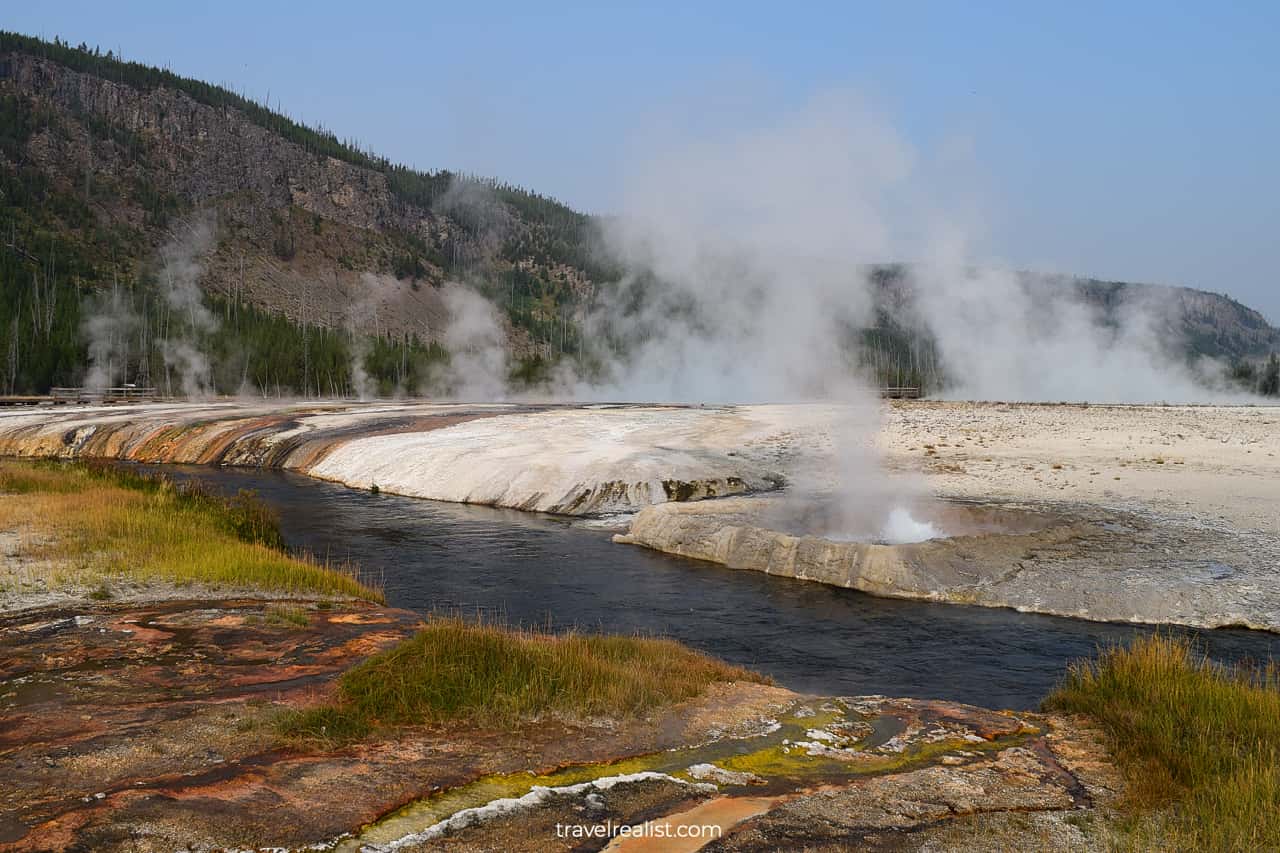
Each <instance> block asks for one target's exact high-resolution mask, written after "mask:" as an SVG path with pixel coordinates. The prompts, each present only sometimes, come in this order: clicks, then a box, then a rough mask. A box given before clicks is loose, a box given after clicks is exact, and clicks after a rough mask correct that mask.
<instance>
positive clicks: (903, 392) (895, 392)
mask: <svg viewBox="0 0 1280 853" xmlns="http://www.w3.org/2000/svg"><path fill="white" fill-rule="evenodd" d="M880 396H881V397H884V398H885V399H886V400H919V399H920V398H921V397H922V396H923V395H922V394H921V393H920V389H919V388H908V387H889V388H881V389H880Z"/></svg>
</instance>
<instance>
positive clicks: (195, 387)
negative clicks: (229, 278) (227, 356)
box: [160, 216, 218, 397]
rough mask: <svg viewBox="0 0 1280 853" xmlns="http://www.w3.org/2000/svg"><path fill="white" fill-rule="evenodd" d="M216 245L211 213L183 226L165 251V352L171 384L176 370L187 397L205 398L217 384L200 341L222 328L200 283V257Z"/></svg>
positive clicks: (162, 285)
mask: <svg viewBox="0 0 1280 853" xmlns="http://www.w3.org/2000/svg"><path fill="white" fill-rule="evenodd" d="M213 245H214V223H213V221H212V219H211V218H209V217H207V216H206V217H201V218H197V219H194V220H192V221H191V222H189V223H186V224H184V225H182V226H180V227H179V228H178V230H177V231H175V233H174V234H173V236H172V237H171V238H170V240H169V242H168V243H166V244H165V245H164V247H163V248H162V249H161V250H160V258H161V261H162V266H161V269H160V288H161V292H162V293H163V294H164V300H165V305H166V307H167V308H168V313H167V314H166V316H165V323H164V329H165V336H164V337H163V338H162V339H161V340H160V352H161V354H162V355H163V357H164V364H165V374H166V379H167V382H168V384H170V385H171V384H172V374H174V373H176V375H177V378H178V382H179V385H180V387H181V388H182V393H183V395H184V396H187V397H205V396H208V395H209V394H210V393H211V391H212V389H213V380H212V376H211V371H210V365H209V359H208V357H207V356H206V354H205V353H204V352H203V351H202V350H201V349H200V344H199V338H200V336H202V335H204V334H207V333H210V332H213V331H216V330H217V328H218V319H217V318H216V317H215V316H213V314H212V312H210V311H209V309H208V308H207V307H206V306H205V304H204V300H203V294H202V292H201V290H200V284H199V280H200V275H201V273H202V272H203V271H204V267H203V266H202V264H201V259H202V258H203V256H204V255H206V254H207V253H208V252H209V250H210V249H212V248H213ZM175 321H176V322H175Z"/></svg>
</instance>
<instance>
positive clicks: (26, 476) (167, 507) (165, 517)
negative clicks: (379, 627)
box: [0, 460, 382, 601]
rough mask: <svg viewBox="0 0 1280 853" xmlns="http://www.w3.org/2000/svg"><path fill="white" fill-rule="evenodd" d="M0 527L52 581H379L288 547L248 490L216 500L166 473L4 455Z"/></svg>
mask: <svg viewBox="0 0 1280 853" xmlns="http://www.w3.org/2000/svg"><path fill="white" fill-rule="evenodd" d="M0 530H11V531H12V530H17V531H21V532H22V534H23V538H24V540H26V542H27V543H28V544H27V545H26V547H25V548H24V549H23V556H24V557H28V558H30V559H33V560H37V561H41V562H43V563H46V564H48V565H49V566H51V567H52V568H51V569H50V572H51V576H50V577H49V578H48V581H49V583H50V585H51V586H52V587H55V588H56V587H69V586H95V585H97V586H99V588H100V589H102V590H104V597H105V596H106V595H109V588H108V587H106V586H105V585H104V581H107V580H111V579H128V580H132V581H139V582H154V581H160V582H167V583H175V584H180V585H181V584H201V585H203V586H207V587H212V588H231V589H255V590H266V591H272V592H283V593H299V594H304V593H305V594H313V593H318V594H322V595H330V596H342V597H353V598H363V599H369V600H374V601H381V600H382V594H381V592H380V591H378V590H377V589H374V588H373V587H371V586H369V585H368V584H366V583H364V582H362V581H361V580H360V579H359V578H358V577H357V576H356V573H355V572H354V571H353V570H351V569H349V568H345V567H334V566H328V565H322V564H320V563H319V562H317V561H316V560H314V559H311V558H309V557H303V556H293V555H290V554H288V553H286V552H285V551H284V550H283V549H282V546H281V544H280V540H279V532H278V529H277V528H276V527H275V524H274V519H273V518H272V517H271V516H270V514H269V511H267V510H266V509H265V508H264V507H263V506H262V505H261V504H260V503H258V502H257V501H256V500H254V499H253V496H252V495H246V494H241V495H240V496H237V497H236V498H231V499H222V498H218V497H215V496H213V495H211V494H209V493H207V492H204V491H202V490H199V489H186V490H184V489H180V488H178V487H177V486H175V485H174V484H173V483H172V482H169V481H168V480H164V479H162V478H146V477H139V476H138V475H136V474H130V473H127V472H117V471H114V470H113V469H105V468H94V467H91V466H84V465H59V464H50V463H39V462H19V461H14V460H0Z"/></svg>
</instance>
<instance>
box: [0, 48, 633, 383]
mask: <svg viewBox="0 0 1280 853" xmlns="http://www.w3.org/2000/svg"><path fill="white" fill-rule="evenodd" d="M192 222H195V223H198V224H201V225H205V224H207V225H208V226H209V227H208V228H207V229H204V230H208V231H211V232H212V235H213V236H212V240H213V245H212V246H211V247H209V248H208V249H207V251H202V253H201V257H200V262H201V263H200V266H201V273H200V276H199V286H200V288H201V289H202V290H203V292H204V293H205V294H206V295H207V302H208V305H207V307H209V308H211V309H213V311H214V313H216V314H217V315H219V319H220V322H219V324H218V328H217V334H216V335H215V336H214V337H215V338H216V339H215V340H207V341H204V343H207V344H208V345H209V346H211V347H213V348H214V350H215V354H217V355H221V356H225V357H223V358H218V359H217V360H216V361H217V367H218V368H219V369H220V370H221V372H222V373H223V374H224V375H221V376H215V379H216V380H217V385H218V387H219V390H235V389H236V387H238V385H239V384H241V383H242V381H247V382H248V383H249V384H252V385H255V386H257V387H261V388H270V389H274V388H276V387H279V388H281V389H282V390H297V391H302V390H304V389H305V390H308V391H310V392H311V393H328V392H331V391H333V390H334V389H337V390H338V391H341V390H342V389H343V388H345V387H346V386H347V382H348V380H349V377H346V378H345V379H344V378H343V377H340V376H339V375H338V374H343V376H345V374H346V372H347V370H348V362H349V361H350V356H351V352H350V350H351V348H352V345H353V343H355V339H356V338H358V337H362V336H363V337H368V338H369V341H367V342H361V343H360V344H359V346H360V348H361V349H364V348H366V347H367V349H368V350H369V352H368V354H367V355H366V356H365V360H366V361H367V362H369V364H368V368H369V370H370V371H371V373H372V374H374V375H375V376H376V377H377V378H379V379H381V380H383V381H382V382H381V383H380V385H381V387H380V388H379V390H381V391H384V392H389V391H390V390H392V388H393V387H394V386H396V385H399V386H400V387H402V388H406V389H413V388H415V387H417V385H418V384H419V381H420V379H421V376H420V375H419V374H422V373H423V372H424V371H425V369H426V368H428V367H429V366H430V364H429V363H430V362H431V361H432V360H433V359H438V358H440V357H442V354H441V352H440V351H439V342H440V335H441V332H442V329H443V323H444V317H445V312H444V308H443V307H442V305H441V299H440V293H439V291H438V287H437V286H438V285H440V284H441V283H442V282H444V281H445V280H452V279H458V280H466V281H468V282H470V283H472V284H475V285H478V286H480V287H481V289H486V290H488V291H489V293H490V295H491V296H494V297H500V298H495V302H498V303H499V304H500V305H502V306H503V307H504V308H505V309H506V310H507V313H508V315H509V321H510V340H511V344H512V348H513V350H514V351H515V353H516V354H517V355H518V356H522V357H524V358H525V362H526V366H527V365H528V361H529V360H530V359H534V358H536V357H541V358H543V359H551V358H555V357H558V356H559V355H560V354H561V352H563V351H564V350H565V349H567V348H568V349H571V348H572V347H573V345H574V342H573V339H572V338H573V336H572V329H571V328H570V327H569V324H567V323H566V322H565V320H566V316H567V315H568V313H569V311H570V307H571V306H572V305H574V304H576V303H578V302H580V301H581V300H582V299H583V298H584V297H586V296H587V295H588V294H589V293H590V290H591V288H592V287H593V282H597V281H602V280H606V279H610V278H616V277H617V273H616V272H615V271H613V270H611V269H609V268H608V267H607V266H605V265H603V264H601V263H600V262H598V261H596V260H595V259H594V258H593V257H591V255H590V253H589V251H588V250H587V246H588V245H589V242H590V241H589V240H588V239H587V234H586V231H587V230H588V229H589V228H590V227H591V223H590V222H589V220H588V218H587V217H585V216H583V215H582V214H579V213H577V212H575V211H573V210H570V209H569V208H567V207H565V206H564V205H562V204H559V203H558V202H556V201H554V200H553V199H550V198H547V197H544V196H541V195H538V194H537V193H533V192H528V191H525V190H522V189H519V188H517V187H513V186H509V185H506V184H503V183H500V182H496V181H492V180H487V179H481V178H473V177H469V176H463V175H456V174H453V173H450V172H447V171H440V172H427V173H424V172H418V171H414V170H411V169H407V168H404V167H402V166H397V165H395V164H392V163H390V162H388V161H387V160H385V159H383V158H380V157H377V156H375V155H373V154H371V153H369V152H366V151H364V150H363V149H362V148H360V147H359V146H357V145H355V144H352V143H348V142H343V141H340V140H339V139H337V137H336V136H335V135H334V134H332V133H329V132H327V131H324V130H320V129H313V128H308V127H306V126H304V125H301V124H299V123H297V122H294V121H292V120H290V119H288V118H286V117H284V116H282V115H280V114H278V113H276V112H273V111H271V110H268V109H267V108H266V107H264V106H262V105H261V104H258V103H255V102H253V101H251V100H248V99H246V98H244V97H242V96H240V95H237V94H235V93H234V92H230V91H228V90H226V89H224V88H221V87H217V86H211V85H209V84H207V83H203V82H200V81H196V80H190V79H187V78H183V77H179V76H177V75H175V74H172V73H170V72H168V71H162V70H159V69H156V68H151V67H148V66H145V65H140V64H138V63H134V62H122V61H119V60H118V59H116V58H115V57H113V56H112V55H111V54H110V53H107V54H102V53H100V52H99V51H97V50H91V49H88V48H87V47H85V46H81V47H79V48H75V47H70V46H67V45H65V44H61V43H56V42H55V43H48V42H43V41H40V40H37V39H33V38H29V37H26V36H20V35H14V34H9V33H3V34H0V228H2V231H3V242H4V251H3V258H2V259H0V317H3V318H4V319H6V320H7V321H8V322H7V323H6V324H5V325H6V328H4V329H0V367H3V368H4V370H5V373H4V374H3V376H2V377H0V378H2V379H3V380H4V381H3V382H0V386H3V388H4V389H5V390H9V389H10V388H12V389H15V390H38V389H41V388H44V387H48V386H49V385H51V384H55V385H56V384H78V382H79V380H81V379H82V378H83V376H82V374H83V372H84V370H85V364H86V359H87V352H86V346H87V345H88V344H87V342H86V341H85V340H83V336H81V335H78V334H77V332H78V331H79V330H81V328H82V326H84V324H85V322H86V320H87V319H88V318H89V317H90V316H91V314H92V316H96V313H94V312H89V311H88V310H87V308H86V305H85V302H86V300H87V299H88V300H90V301H92V299H94V298H107V297H104V296H103V294H108V295H109V298H111V299H117V300H119V299H124V300H128V301H129V302H130V305H131V307H132V308H133V309H134V310H133V311H132V317H133V320H132V321H131V325H133V326H136V327H137V328H136V329H134V330H133V336H134V338H136V340H135V341H134V343H135V346H134V347H133V351H132V352H131V353H130V354H128V355H127V356H126V357H125V360H126V362H127V364H126V365H125V369H124V370H123V371H122V372H120V373H118V375H117V376H116V379H117V380H122V379H128V380H132V379H134V378H136V376H137V374H138V373H139V372H142V373H144V374H147V375H149V376H150V378H152V379H153V380H154V378H155V377H156V376H158V375H159V374H160V373H161V372H162V370H161V366H162V365H161V362H162V360H163V354H162V353H159V352H158V351H157V352H152V351H151V350H153V349H155V347H153V346H151V345H150V344H149V342H148V340H147V338H148V337H150V340H151V341H156V340H160V339H161V338H163V337H165V336H166V335H167V336H169V337H172V334H171V333H172V329H168V328H161V324H165V323H172V322H175V321H176V320H181V319H182V318H181V317H176V318H175V317H166V316H164V313H165V306H163V305H162V303H163V300H160V299H157V298H156V296H157V293H156V291H157V287H158V286H160V285H165V284H167V282H166V281H164V279H165V278H166V276H167V275H168V272H167V271H166V269H165V268H164V259H165V258H166V257H167V256H169V255H171V254H177V255H184V254H186V253H187V252H188V248H189V247H187V246H185V245H184V243H185V242H197V243H198V242H199V239H198V238H199V237H200V236H201V235H195V236H194V238H193V236H192V235H191V234H190V233H189V232H190V231H191V223H192ZM189 238H191V239H189ZM200 248H201V249H202V250H204V249H205V248H206V247H204V246H200ZM148 330H149V331H150V335H149V336H148V334H147V332H148ZM195 331H201V330H195ZM433 342H434V343H433ZM148 362H150V363H148Z"/></svg>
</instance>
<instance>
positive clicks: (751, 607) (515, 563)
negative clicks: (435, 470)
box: [157, 466, 1280, 709]
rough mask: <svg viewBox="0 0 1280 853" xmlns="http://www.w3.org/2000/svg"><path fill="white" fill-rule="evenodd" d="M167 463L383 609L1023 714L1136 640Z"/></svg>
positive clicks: (1219, 647) (1215, 637) (592, 534)
mask: <svg viewBox="0 0 1280 853" xmlns="http://www.w3.org/2000/svg"><path fill="white" fill-rule="evenodd" d="M157 470H161V469H157ZM162 470H164V471H165V472H166V473H168V474H170V475H172V476H174V477H175V478H187V477H195V478H197V479H200V480H202V481H204V482H206V483H208V484H209V485H212V486H216V487H217V488H219V489H220V490H226V491H229V492H232V493H234V492H235V491H236V490H237V489H242V488H243V489H254V490H256V491H257V492H258V494H259V496H260V497H261V498H262V499H263V500H265V501H266V502H267V503H269V504H270V505H271V506H272V507H273V508H274V509H275V510H276V511H277V512H278V513H279V514H280V520H281V526H282V529H283V532H284V535H285V538H286V540H287V541H288V542H289V544H290V545H291V546H293V547H297V548H303V549H306V550H309V551H311V552H312V553H314V554H316V555H317V556H319V557H322V558H323V557H325V556H328V557H329V558H331V559H335V560H346V559H347V558H350V559H351V560H354V561H356V562H358V563H359V564H360V565H361V566H363V568H364V570H365V572H366V573H367V574H369V575H370V576H372V577H373V578H374V579H375V580H380V581H381V582H382V583H383V585H384V586H385V589H386V595H387V600H388V603H390V604H392V605H395V606H398V607H404V608H409V609H413V610H419V611H423V612H428V611H432V610H445V611H450V612H460V613H461V614H462V615H464V616H470V615H473V614H477V613H483V614H485V615H488V616H495V615H496V616H499V617H502V618H504V619H505V620H507V621H508V622H509V623H512V624H525V625H538V626H548V625H549V626H551V627H553V628H568V627H576V628H580V629H584V630H599V631H607V632H610V633H635V632H639V633H646V634H661V635H665V636H670V637H674V638H675V639H678V640H680V641H682V642H684V643H686V644H688V645H690V646H693V647H695V648H698V649H701V650H703V651H706V652H709V653H711V654H713V655H716V656H718V657H720V658H723V659H724V660H728V661H730V662H732V663H735V664H741V665H743V666H748V667H751V668H753V669H756V670H758V671H761V672H765V673H768V674H769V675H771V676H773V677H774V678H775V679H776V680H777V681H778V682H779V683H780V684H782V685H784V686H786V687H790V688H792V689H795V690H800V691H811V692H816V693H824V694H828V695H849V694H868V693H882V694H886V695H890V696H913V697H918V698H937V699H952V700H957V701H962V702H971V703H973V704H977V705H985V706H989V707H1004V708H1013V709H1029V708H1034V707H1036V705H1037V704H1038V703H1039V701H1040V699H1041V698H1042V697H1043V696H1044V695H1045V694H1046V693H1047V692H1048V691H1049V690H1050V689H1051V688H1052V687H1053V685H1054V684H1055V683H1056V681H1057V680H1058V679H1059V678H1060V677H1061V674H1062V672H1063V669H1064V668H1065V666H1066V665H1067V663H1068V662H1069V661H1071V660H1073V659H1076V658H1080V657H1085V656H1088V655H1090V654H1092V653H1093V652H1094V651H1095V650H1096V649H1097V648H1098V647H1099V646H1100V645H1101V646H1105V645H1108V644H1111V643H1116V642H1122V641H1124V640H1127V639H1129V638H1130V637H1133V636H1134V635H1135V634H1136V633H1138V632H1143V631H1147V630H1149V629H1146V628H1140V627H1135V626H1127V625H1110V624H1101V623H1094V622H1084V621H1078V620H1074V619H1061V618H1057V617H1051V616H1038V615H1031V614H1023V613H1017V612H1014V611H1012V610H999V609H992V608H985V607H966V606H960V605H951V604H928V603H922V602H913V601H898V600H892V599H883V598H875V597H872V596H869V595H865V594H863V593H860V592H855V591H853V590H847V589H837V588H835V587H829V586H824V585H822V584H817V583H810V582H805V581H797V580H791V579H787V578H777V577H769V576H767V575H764V574H760V573H757V572H750V571H735V570H733V569H727V568H724V567H722V566H717V565H713V564H709V563H703V562H699V561H696V560H687V559H683V558H679V557H671V556H667V555H665V554H660V553H657V552H655V551H650V550H647V549H643V548H639V547H635V546H629V545H615V544H614V543H612V542H611V541H610V539H609V536H610V534H609V533H606V532H603V531H599V530H591V529H584V528H583V527H581V526H579V525H576V524H571V523H570V522H569V521H567V520H565V519H561V518H556V517H552V516H539V515H532V514H529V513H522V512H516V511H514V510H501V509H491V508H488V507H473V506H462V505H459V504H449V503H440V502H436V501H424V500H417V499H413V498H403V497H397V496H394V495H386V494H382V495H373V494H370V493H368V492H364V491H357V490H353V489H348V488H345V487H343V486H338V485H333V484H330V483H324V482H320V481H318V480H312V479H310V478H308V477H303V476H299V475H294V474H288V473H285V472H279V471H258V470H245V469H225V468H223V469H215V468H199V467H182V466H164V467H163V469H162ZM1197 636H1198V638H1199V641H1200V642H1201V643H1202V645H1203V647H1204V648H1205V649H1206V650H1207V651H1208V652H1209V654H1211V655H1212V656H1214V657H1215V658H1219V659H1222V660H1237V659H1241V658H1246V657H1247V658H1253V659H1255V660H1266V659H1269V658H1271V657H1280V636H1278V635H1272V634H1267V633H1262V632H1254V631H1243V630H1220V631H1204V632H1197Z"/></svg>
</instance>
